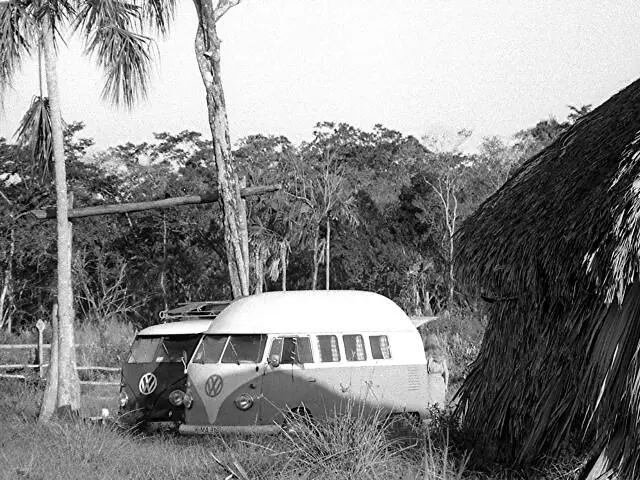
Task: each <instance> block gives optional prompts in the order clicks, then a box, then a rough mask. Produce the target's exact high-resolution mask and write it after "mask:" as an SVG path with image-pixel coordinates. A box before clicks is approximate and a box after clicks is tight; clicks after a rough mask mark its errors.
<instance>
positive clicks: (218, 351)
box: [193, 335, 267, 364]
mask: <svg viewBox="0 0 640 480" xmlns="http://www.w3.org/2000/svg"><path fill="white" fill-rule="evenodd" d="M266 343H267V336H266V335H205V337H204V338H203V339H202V343H201V344H200V347H199V348H198V351H197V352H196V353H195V356H194V357H193V361H194V362H195V363H219V362H222V363H237V364H240V363H259V362H260V360H261V359H262V355H263V354H264V347H265V345H266Z"/></svg>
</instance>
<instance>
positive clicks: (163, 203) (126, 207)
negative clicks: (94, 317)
mask: <svg viewBox="0 0 640 480" xmlns="http://www.w3.org/2000/svg"><path fill="white" fill-rule="evenodd" d="M280 188H282V187H281V185H267V186H261V187H247V188H242V189H240V196H241V197H249V196H252V195H262V194H264V193H270V192H275V191H277V190H280ZM219 198H220V194H219V192H217V191H214V192H210V193H206V194H203V195H192V196H188V197H174V198H165V199H162V200H152V201H149V202H135V203H122V204H115V205H99V206H95V207H85V208H72V209H70V210H69V218H81V217H92V216H95V215H108V214H114V213H129V212H141V211H143V210H151V209H154V208H168V207H178V206H180V205H199V204H202V203H213V202H216V201H218V199H219ZM29 213H31V214H33V215H34V216H35V217H36V218H37V219H38V220H46V219H48V218H55V216H56V209H55V208H47V209H45V210H31V211H30V212H29Z"/></svg>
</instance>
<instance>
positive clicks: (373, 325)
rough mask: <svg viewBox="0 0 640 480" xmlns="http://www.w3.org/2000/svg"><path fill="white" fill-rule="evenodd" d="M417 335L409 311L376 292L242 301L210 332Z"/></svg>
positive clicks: (301, 293)
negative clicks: (387, 333)
mask: <svg viewBox="0 0 640 480" xmlns="http://www.w3.org/2000/svg"><path fill="white" fill-rule="evenodd" d="M398 331H403V332H405V331H415V326H414V325H413V324H412V323H411V321H410V320H409V317H408V316H407V314H406V313H404V311H403V310H402V309H401V308H400V307H399V306H398V305H396V304H395V303H394V302H392V301H391V300H389V299H388V298H386V297H383V296H382V295H378V294H377V293H373V292H361V291H352V290H314V291H289V292H267V293H261V294H258V295H251V296H248V297H243V298H240V299H238V300H236V301H234V302H233V303H231V305H229V306H228V307H227V308H225V309H224V310H223V311H222V312H221V313H220V314H219V315H218V317H217V318H216V319H215V320H214V321H213V322H212V323H211V327H210V328H209V330H208V332H207V333H211V334H215V333H236V334H244V333H300V334H310V333H323V332H354V333H356V332H398Z"/></svg>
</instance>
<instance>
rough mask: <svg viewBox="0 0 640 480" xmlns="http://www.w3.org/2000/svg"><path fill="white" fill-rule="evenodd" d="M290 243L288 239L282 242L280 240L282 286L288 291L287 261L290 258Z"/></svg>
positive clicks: (284, 290) (283, 289)
mask: <svg viewBox="0 0 640 480" xmlns="http://www.w3.org/2000/svg"><path fill="white" fill-rule="evenodd" d="M287 253H288V245H287V242H286V240H283V241H282V242H280V268H281V273H280V277H281V287H282V291H283V292H286V291H287V262H288V261H289V260H288V258H287V257H288V255H287Z"/></svg>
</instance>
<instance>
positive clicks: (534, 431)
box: [457, 81, 640, 477]
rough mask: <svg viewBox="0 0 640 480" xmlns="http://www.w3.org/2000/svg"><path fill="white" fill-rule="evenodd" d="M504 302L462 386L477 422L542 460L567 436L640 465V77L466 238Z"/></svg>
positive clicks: (475, 274)
mask: <svg viewBox="0 0 640 480" xmlns="http://www.w3.org/2000/svg"><path fill="white" fill-rule="evenodd" d="M457 240H458V242H459V243H458V245H459V250H458V257H457V278H459V279H462V280H463V281H464V282H465V284H466V286H467V287H468V288H470V289H475V290H476V291H477V290H478V289H479V290H480V291H481V293H482V294H484V295H485V296H487V297H490V298H493V299H497V301H495V302H494V303H492V304H491V305H490V306H489V316H490V322H489V326H488V328H487V332H486V334H485V340H484V342H483V346H482V349H481V352H480V354H479V357H478V359H477V361H476V363H475V364H474V367H473V370H472V372H471V373H470V375H469V377H468V378H467V380H466V381H465V384H464V386H463V388H462V391H461V394H460V396H461V404H460V412H463V413H464V418H465V422H466V424H467V426H468V427H469V428H471V429H473V430H476V431H478V432H482V435H483V436H485V437H487V440H488V441H489V442H493V443H497V444H499V445H500V446H501V449H500V451H501V453H502V454H503V455H504V456H505V459H508V460H510V461H515V462H521V463H526V462H530V461H532V460H534V459H536V458H539V457H540V456H541V455H545V454H553V453H555V452H557V451H558V450H559V449H560V448H561V447H562V445H563V442H565V441H567V440H568V439H569V438H578V439H582V440H584V441H585V442H587V444H589V445H591V446H593V448H595V449H596V451H597V452H600V453H601V455H602V457H601V461H600V462H599V467H600V468H602V469H603V471H607V470H608V471H613V472H619V473H620V474H621V475H622V476H623V477H624V475H628V474H630V472H632V471H634V470H635V468H636V466H638V465H640V438H638V435H639V433H638V432H640V430H639V429H638V427H640V407H639V405H640V349H639V348H638V346H639V342H640V298H639V297H640V283H638V282H639V279H640V256H639V255H638V252H640V82H638V81H637V82H635V83H633V84H631V85H630V86H629V87H627V88H626V89H624V90H623V91H621V92H619V93H618V94H617V95H615V96H613V97H612V98H611V99H609V100H608V101H607V102H605V103H604V104H603V105H601V106H600V107H598V108H597V109H596V110H594V111H593V112H591V113H590V114H588V115H586V116H585V117H583V118H582V119H581V120H579V121H578V122H577V123H576V124H575V125H573V126H572V127H571V128H569V129H568V130H567V131H566V132H565V133H564V134H562V135H561V136H560V137H559V138H558V140H556V141H555V142H554V143H553V144H552V145H551V146H549V147H548V148H547V149H545V150H543V151H542V152H541V153H539V154H538V155H536V156H535V157H533V158H531V159H530V160H528V161H527V162H525V164H524V165H523V166H522V167H521V168H520V169H519V170H518V171H517V172H516V173H515V174H514V176H513V177H512V178H511V179H510V180H508V181H507V182H506V184H505V185H504V186H503V187H502V188H501V189H500V190H499V191H498V192H496V194H494V195H493V196H492V197H491V198H489V199H488V200H487V201H486V202H485V203H484V204H483V205H481V207H480V208H479V209H478V210H477V211H476V212H475V213H474V214H473V215H472V216H471V217H469V218H468V219H467V220H466V221H465V223H464V225H463V227H462V228H461V230H460V231H459V232H458V234H457Z"/></svg>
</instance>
